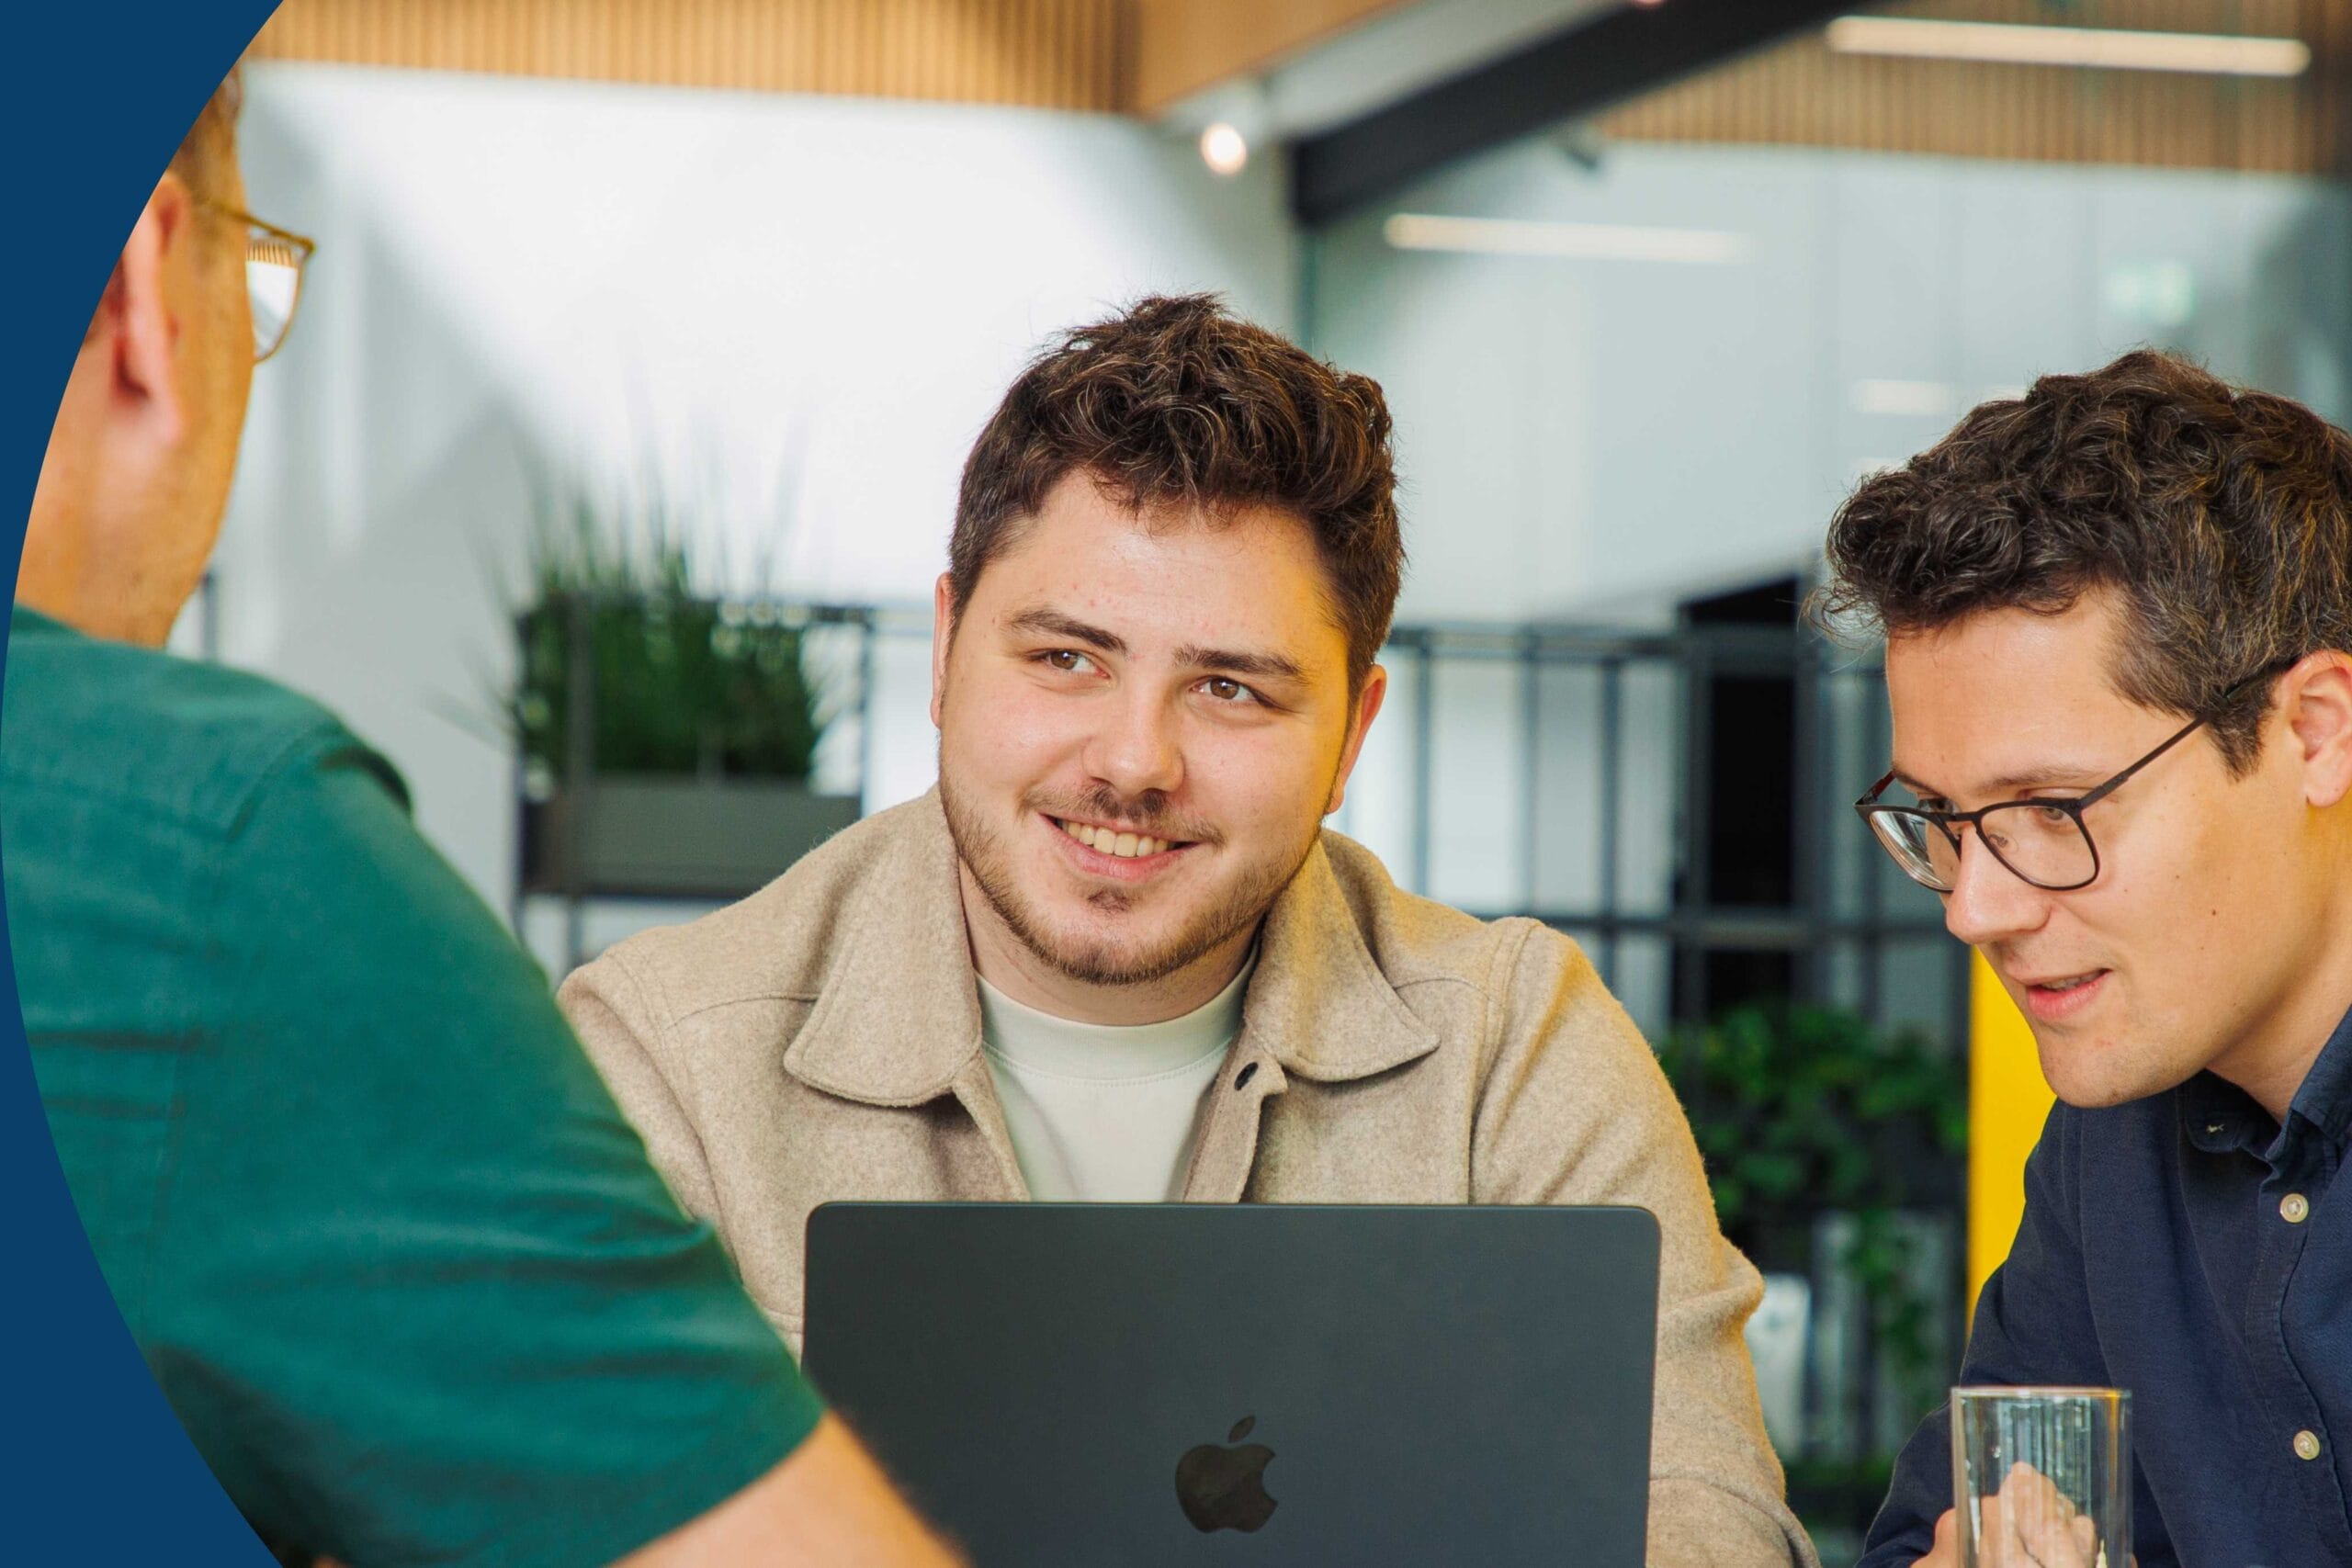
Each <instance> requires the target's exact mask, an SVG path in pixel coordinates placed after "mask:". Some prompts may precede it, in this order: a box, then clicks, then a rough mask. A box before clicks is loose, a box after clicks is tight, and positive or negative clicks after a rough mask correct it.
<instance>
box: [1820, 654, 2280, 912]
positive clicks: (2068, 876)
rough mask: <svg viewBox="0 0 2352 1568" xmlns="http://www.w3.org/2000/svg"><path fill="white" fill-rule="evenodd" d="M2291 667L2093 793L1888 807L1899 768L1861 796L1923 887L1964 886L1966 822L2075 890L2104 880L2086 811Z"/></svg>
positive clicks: (1876, 828) (1864, 813) (2063, 889)
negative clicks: (1957, 806)
mask: <svg viewBox="0 0 2352 1568" xmlns="http://www.w3.org/2000/svg"><path fill="white" fill-rule="evenodd" d="M2287 668H2288V665H2286V664H2275V665H2271V666H2269V667H2268V668H2267V669H2264V670H2261V671H2257V672H2256V673H2255V674H2253V675H2250V676H2248V677H2247V678H2246V679H2245V680H2244V681H2241V682H2238V683H2237V684H2236V685H2234V686H2233V687H2231V688H2230V689H2229V690H2228V691H2227V692H2224V693H2223V694H2222V697H2221V700H2220V701H2219V702H2217V703H2215V704H2214V705H2213V712H2211V713H2208V714H2204V715H2202V716H2199V717H2197V718H2193V719H2190V720H2189V721H2188V723H2187V724H2185V725H2183V726H2182V727H2181V728H2178V729H2177V730H2175V731H2173V732H2172V734H2171V735H2169V736H2167V737H2166V738H2165V740H2164V741H2163V742H2162V743H2161V744H2160V745H2158V746H2157V747H2156V749H2155V750H2153V751H2150V752H2149V753H2148V754H2147V755H2146V756H2144V757H2143V758H2141V759H2140V760H2139V761H2136V762H2134V763H2132V764H2131V766H2130V767H2128V768H2125V769H2124V770H2123V771H2122V772H2121V773H2117V774H2116V775H2114V776H2113V777H2112V778H2110V779H2109V780H2107V781H2106V782H2105V783H2104V784H2100V785H2098V787H2097V788H2096V789H2093V790H2091V791H2089V792H2088V793H2087V794H2084V795H2069V796H2063V797H2052V796H2043V797H2041V798H2039V799H2034V800H2002V801H1996V802H1995V803H1994V804H1992V805H1991V806H1982V807H1977V808H1976V809H1975V810H1973V811H1943V810H1938V809H1936V808H1934V807H1925V806H1884V805H1881V804H1880V803H1879V798H1878V797H1879V796H1880V795H1883V794H1885V793H1886V787H1887V785H1889V784H1893V783H1894V771H1893V770H1892V769H1890V770H1889V771H1888V772H1887V774H1886V776H1885V777H1884V778H1882V779H1880V780H1879V781H1878V783H1876V784H1872V785H1871V788H1870V793H1869V794H1868V795H1863V796H1862V798H1861V799H1860V800H1858V801H1856V802H1854V809H1855V811H1857V812H1858V813H1860V816H1861V818H1862V820H1863V822H1864V823H1866V824H1868V826H1869V828H1870V829H1871V833H1872V834H1874V835H1875V836H1876V837H1877V839H1878V841H1879V842H1880V844H1882V845H1883V846H1884V848H1885V850H1886V852H1887V853H1888V854H1890V855H1892V856H1894V863H1895V864H1897V865H1899V866H1901V867H1902V868H1903V870H1904V872H1905V874H1907V875H1908V876H1909V877H1910V878H1911V880H1912V881H1914V882H1916V883H1917V884H1918V885H1919V886H1922V887H1926V888H1929V889H1931V890H1932V891H1934V892H1938V893H1949V892H1951V890H1952V889H1953V888H1954V887H1956V886H1959V879H1960V834H1959V832H1958V830H1957V829H1959V828H1960V827H1961V826H1962V824H1965V825H1967V826H1969V827H1972V828H1974V829H1976V836H1977V838H1978V839H1980V840H1983V842H1984V845H1985V848H1986V849H1987V850H1990V851H1991V852H1993V858H1994V859H1995V860H1997V861H1999V862H2000V863H2002V864H2003V865H2005V866H2007V868H2008V869H2009V871H2010V872H2011V873H2012V874H2015V875H2016V876H2017V877H2018V879H2019V880H2021V881H2024V882H2027V883H2030V884H2031V885H2032V886H2036V887H2039V888H2041V889H2042V890H2043V891H2044V892H2048V893H2071V892H2073V891H2074V890H2075V889H2076V888H2078V887H2087V886H2090V885H2091V884H2092V883H2094V882H2096V881H2098V873H2099V858H2098V843H2097V841H2096V840H2093V839H2092V838H2091V829H2090V825H2089V824H2088V823H2087V822H2086V821H2084V819H2083V813H2084V812H2086V811H2088V810H2089V809H2090V808H2091V807H2094V806H2097V805H2098V803H2099V802H2100V801H2102V800H2105V799H2106V798H2107V797H2108V796H2109V795H2113V794H2114V793H2115V792H2116V791H2117V790H2119V789H2120V788H2122V787H2123V785H2124V784H2125V782H2126V781H2127V780H2129V779H2130V778H2131V776H2132V775H2133V774H2135V773H2138V772H2139V771H2140V770H2141V769H2143V768H2144V767H2146V766H2147V765H2148V764H2149V763H2151V762H2153V761H2155V760H2156V759H2157V758H2159V757H2161V756H2163V755H2164V754H2165V752H2167V751H2169V750H2172V749H2173V748H2174V747H2176V746H2177V745H2179V744H2180V743H2181V742H2182V741H2184V740H2186V739H2188V738H2189V737H2190V736H2192V735H2194V734H2196V733H2197V732H2198V731H2199V729H2202V728H2204V727H2205V726H2207V725H2208V724H2211V723H2212V722H2213V720H2214V719H2215V718H2216V717H2218V716H2220V715H2221V714H2222V713H2223V712H2226V711H2227V710H2228V709H2229V708H2230V706H2231V705H2233V704H2234V703H2235V702H2236V701H2237V700H2238V699H2239V698H2240V697H2241V696H2244V695H2245V694H2246V693H2247V692H2249V691H2251V690H2253V689H2254V688H2255V687H2256V685H2257V684H2260V683H2262V682H2268V681H2271V680H2274V679H2276V678H2277V677H2278V675H2279V674H2281V673H2283V672H2284V671H2286V670H2287Z"/></svg>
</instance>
